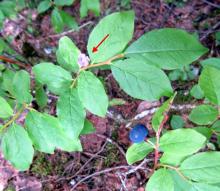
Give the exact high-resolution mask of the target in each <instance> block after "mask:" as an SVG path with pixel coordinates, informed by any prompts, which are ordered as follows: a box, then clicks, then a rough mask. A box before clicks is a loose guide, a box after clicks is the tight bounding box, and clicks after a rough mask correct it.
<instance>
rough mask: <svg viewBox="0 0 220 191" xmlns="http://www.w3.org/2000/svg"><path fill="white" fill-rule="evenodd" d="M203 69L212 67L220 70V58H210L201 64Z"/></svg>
mask: <svg viewBox="0 0 220 191" xmlns="http://www.w3.org/2000/svg"><path fill="white" fill-rule="evenodd" d="M201 64H202V66H203V67H206V66H211V67H213V68H216V69H219V70H220V58H208V59H206V60H203V61H202V62H201Z"/></svg>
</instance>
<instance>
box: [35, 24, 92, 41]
mask: <svg viewBox="0 0 220 191" xmlns="http://www.w3.org/2000/svg"><path fill="white" fill-rule="evenodd" d="M91 24H93V22H92V21H89V22H87V23H84V24H82V25H81V26H80V27H79V28H78V29H71V30H68V31H65V32H63V33H60V34H54V35H49V36H47V37H44V38H41V39H39V41H43V40H45V39H48V38H59V37H62V36H65V35H68V34H71V33H73V32H77V31H79V30H80V29H82V28H84V27H86V26H87V25H91Z"/></svg>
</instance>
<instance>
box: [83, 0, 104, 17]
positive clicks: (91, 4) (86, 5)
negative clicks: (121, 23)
mask: <svg viewBox="0 0 220 191" xmlns="http://www.w3.org/2000/svg"><path fill="white" fill-rule="evenodd" d="M89 10H90V11H92V12H93V13H94V14H95V16H99V15H100V3H99V0H93V1H91V0H81V3H80V17H81V18H84V17H86V16H87V13H88V11H89Z"/></svg>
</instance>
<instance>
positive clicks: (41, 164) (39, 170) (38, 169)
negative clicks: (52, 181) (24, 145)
mask: <svg viewBox="0 0 220 191" xmlns="http://www.w3.org/2000/svg"><path fill="white" fill-rule="evenodd" d="M31 171H32V172H33V173H34V174H35V175H38V176H47V175H50V174H52V172H53V171H54V169H53V167H52V164H51V163H50V161H48V160H47V159H46V154H44V153H38V154H37V157H36V159H35V160H34V162H33V164H32V167H31Z"/></svg>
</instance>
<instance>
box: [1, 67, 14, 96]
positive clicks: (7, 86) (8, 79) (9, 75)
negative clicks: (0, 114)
mask: <svg viewBox="0 0 220 191" xmlns="http://www.w3.org/2000/svg"><path fill="white" fill-rule="evenodd" d="M14 76H15V72H13V71H11V70H8V69H6V71H5V72H4V73H3V82H2V88H3V89H4V90H6V91H8V92H9V93H10V94H12V92H13V85H12V82H13V79H14Z"/></svg>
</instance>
